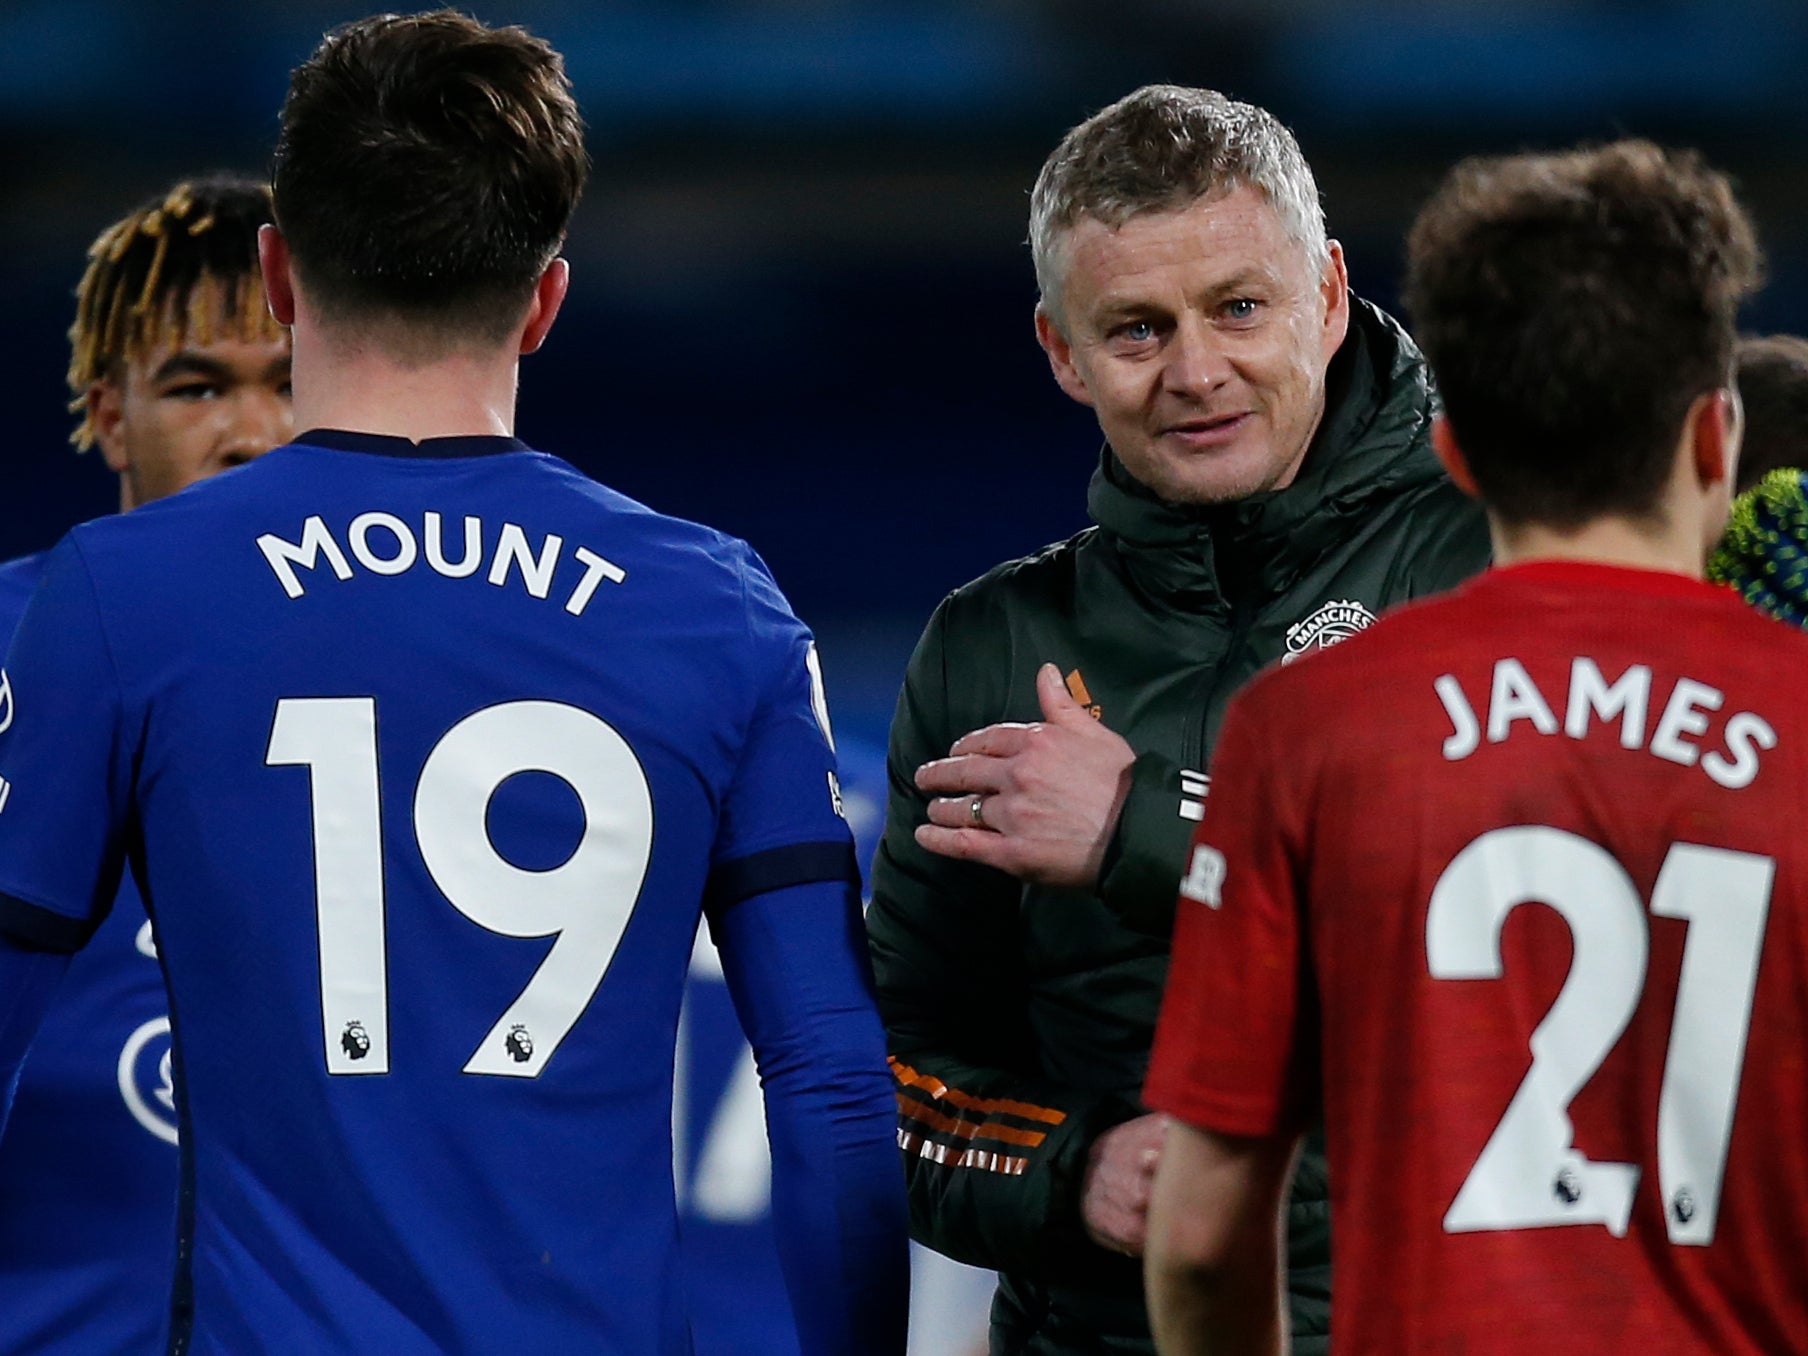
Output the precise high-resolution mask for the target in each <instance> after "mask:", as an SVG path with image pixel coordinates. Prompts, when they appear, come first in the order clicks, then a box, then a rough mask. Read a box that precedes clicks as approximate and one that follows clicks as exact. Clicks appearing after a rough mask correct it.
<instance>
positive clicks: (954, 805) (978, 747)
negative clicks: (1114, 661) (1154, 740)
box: [917, 664, 1136, 889]
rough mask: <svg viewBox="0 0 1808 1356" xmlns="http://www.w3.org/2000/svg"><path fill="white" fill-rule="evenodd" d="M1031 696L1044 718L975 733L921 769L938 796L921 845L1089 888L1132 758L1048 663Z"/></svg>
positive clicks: (922, 781)
mask: <svg viewBox="0 0 1808 1356" xmlns="http://www.w3.org/2000/svg"><path fill="white" fill-rule="evenodd" d="M1036 696H1037V698H1038V700H1039V701H1040V702H1041V704H1042V719H1041V720H1039V721H1037V722H1035V723H1034V724H1028V725H1026V724H1023V723H1021V722H1015V721H1013V722H1008V723H1006V724H1002V725H988V726H986V727H985V728H984V729H983V730H975V731H974V732H973V733H972V734H969V735H963V736H962V737H961V738H960V739H958V740H956V741H955V744H954V747H953V748H952V749H950V750H949V751H948V757H946V758H938V759H936V760H935V761H934V762H932V763H925V764H923V766H922V767H920V768H918V769H917V786H918V788H919V789H921V790H923V791H927V792H929V793H930V794H931V795H932V796H934V797H935V799H933V800H931V801H930V802H929V823H927V824H923V825H920V826H918V828H917V842H919V843H921V844H922V845H923V846H924V847H925V848H927V849H928V850H929V851H931V852H937V853H940V854H941V855H942V856H944V857H957V858H960V859H961V860H963V861H972V862H980V863H983V864H984V865H986V866H993V867H997V868H998V869H999V870H1000V871H1005V872H1008V873H1010V874H1011V875H1013V876H1016V877H1018V878H1019V879H1020V880H1026V881H1033V882H1035V883H1036V884H1039V885H1061V886H1071V887H1077V888H1081V889H1092V888H1095V887H1096V886H1097V884H1098V879H1099V867H1100V865H1101V863H1102V862H1103V861H1104V859H1105V845H1106V844H1107V843H1109V842H1110V841H1111V835H1112V833H1113V831H1114V830H1115V829H1116V828H1117V821H1118V816H1119V814H1121V813H1122V811H1123V808H1124V797H1125V796H1126V795H1128V794H1129V791H1130V765H1131V764H1132V763H1134V762H1135V761H1136V754H1135V753H1134V752H1132V751H1131V748H1130V746H1129V744H1127V743H1125V742H1124V739H1123V736H1121V735H1119V734H1117V733H1115V732H1113V731H1111V730H1108V729H1106V728H1105V726H1104V724H1103V723H1102V722H1101V721H1098V720H1095V719H1094V718H1093V716H1092V715H1091V713H1089V712H1088V711H1087V710H1086V708H1085V707H1084V706H1081V705H1080V703H1078V702H1077V701H1075V700H1074V699H1073V697H1072V695H1071V694H1070V693H1069V692H1068V691H1067V688H1066V686H1065V685H1064V684H1063V683H1062V681H1061V671H1060V670H1059V669H1057V668H1056V667H1055V666H1054V665H1053V664H1044V665H1043V666H1042V668H1041V670H1040V671H1039V672H1038V673H1037V674H1036ZM976 796H977V797H979V798H980V800H979V814H978V815H977V816H975V814H974V798H975V797H976Z"/></svg>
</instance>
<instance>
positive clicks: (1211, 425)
mask: <svg viewBox="0 0 1808 1356" xmlns="http://www.w3.org/2000/svg"><path fill="white" fill-rule="evenodd" d="M1254 418H1255V415H1254V414H1253V413H1251V412H1249V411H1247V410H1245V411H1244V412H1242V413H1241V414H1225V415H1217V416H1214V417H1212V418H1207V419H1188V420H1185V421H1183V422H1181V423H1178V424H1170V425H1169V426H1168V427H1167V428H1165V429H1163V430H1162V436H1163V437H1167V438H1173V439H1175V440H1176V441H1178V442H1180V443H1182V444H1183V445H1185V446H1187V447H1189V448H1197V449H1200V450H1205V449H1209V448H1213V447H1220V446H1222V445H1223V444H1225V443H1228V442H1231V441H1232V440H1233V439H1235V438H1236V437H1237V435H1238V434H1240V433H1241V432H1243V430H1244V429H1245V428H1246V427H1248V425H1249V423H1250V421H1251V420H1252V419H1254Z"/></svg>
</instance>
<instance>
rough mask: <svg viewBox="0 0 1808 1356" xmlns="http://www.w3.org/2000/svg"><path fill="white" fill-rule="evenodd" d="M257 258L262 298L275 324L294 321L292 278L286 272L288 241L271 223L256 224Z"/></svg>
mask: <svg viewBox="0 0 1808 1356" xmlns="http://www.w3.org/2000/svg"><path fill="white" fill-rule="evenodd" d="M257 262H258V267H259V268H260V269H261V270H262V271H263V275H264V298H265V300H266V301H268V302H269V304H270V315H271V317H272V318H273V319H274V320H275V321H276V323H277V324H278V325H293V324H294V323H295V280H294V278H293V277H291V276H290V273H289V242H288V241H287V240H284V239H283V233H282V232H281V231H279V230H277V229H276V227H275V226H272V225H264V226H260V227H258V228H257Z"/></svg>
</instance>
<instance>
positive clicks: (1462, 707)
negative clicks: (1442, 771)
mask: <svg viewBox="0 0 1808 1356" xmlns="http://www.w3.org/2000/svg"><path fill="white" fill-rule="evenodd" d="M1432 686H1433V687H1435V688H1436V689H1437V690H1438V700H1440V701H1441V702H1443V703H1444V714H1445V715H1447V716H1449V717H1450V723H1451V725H1453V726H1454V727H1455V730H1454V732H1453V733H1452V734H1451V735H1450V737H1449V738H1448V739H1446V740H1445V741H1444V757H1445V758H1446V759H1447V760H1449V761H1450V762H1452V763H1455V762H1458V761H1459V760H1461V759H1464V758H1467V757H1468V756H1469V755H1470V754H1472V753H1474V752H1475V750H1476V747H1477V745H1479V744H1480V743H1481V742H1482V741H1481V730H1482V727H1481V723H1480V722H1479V721H1477V720H1476V718H1475V708H1474V707H1472V706H1470V705H1469V698H1468V697H1466V696H1465V695H1464V694H1463V685H1462V684H1461V683H1459V682H1457V680H1456V675H1455V674H1454V673H1446V674H1445V675H1444V676H1443V677H1441V678H1439V679H1438V680H1437V682H1435V683H1433V684H1432Z"/></svg>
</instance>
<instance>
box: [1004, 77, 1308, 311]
mask: <svg viewBox="0 0 1808 1356" xmlns="http://www.w3.org/2000/svg"><path fill="white" fill-rule="evenodd" d="M1238 185H1247V186H1249V187H1251V188H1254V189H1256V190H1257V191H1258V192H1260V193H1261V194H1262V196H1263V197H1265V198H1267V199H1268V202H1269V204H1270V205H1271V206H1272V207H1273V208H1274V210H1275V213H1276V214H1277V215H1278V216H1279V217H1280V219H1281V225H1282V226H1283V227H1284V228H1285V230H1286V232H1287V235H1288V236H1289V238H1291V239H1292V240H1293V241H1294V242H1295V243H1296V244H1298V245H1299V247H1300V248H1301V249H1302V250H1303V251H1304V252H1305V255H1306V258H1307V259H1308V261H1309V262H1310V263H1311V264H1312V266H1313V269H1314V271H1317V270H1319V269H1322V268H1323V267H1324V265H1325V262H1326V260H1327V259H1328V258H1329V257H1330V255H1329V249H1330V246H1329V244H1328V242H1327V240H1326V238H1325V214H1324V208H1323V207H1322V206H1321V205H1320V203H1319V200H1318V185H1317V183H1316V182H1314V180H1313V178H1312V170H1311V167H1310V166H1308V165H1307V164H1306V158H1305V156H1303V155H1301V154H1300V148H1299V143H1298V142H1297V141H1295V140H1294V139H1293V133H1291V132H1289V131H1288V130H1287V128H1286V127H1285V126H1284V125H1282V123H1281V121H1280V119H1278V118H1276V117H1275V116H1274V114H1272V113H1270V112H1268V110H1267V109H1264V108H1257V107H1256V106H1255V105H1254V104H1246V103H1240V102H1239V101H1237V100H1235V99H1229V98H1226V97H1225V96H1224V95H1222V94H1220V93H1218V92H1217V91H1216V90H1210V89H1193V88H1191V87H1189V86H1186V85H1144V86H1143V87H1142V88H1141V89H1138V90H1134V91H1132V92H1131V93H1129V94H1127V95H1125V96H1124V97H1123V98H1122V99H1119V100H1118V101H1117V102H1116V103H1114V104H1112V105H1110V106H1109V107H1108V108H1102V109H1100V110H1099V111H1098V112H1097V113H1094V114H1093V115H1092V116H1091V117H1090V118H1088V119H1086V121H1085V122H1083V123H1081V124H1080V125H1079V126H1077V127H1075V128H1073V129H1071V130H1070V131H1069V132H1068V133H1067V135H1066V136H1064V137H1062V138H1061V144H1060V145H1059V146H1057V147H1055V149H1054V151H1053V152H1052V153H1051V154H1050V155H1049V157H1048V160H1047V162H1046V163H1045V164H1044V165H1043V166H1042V172H1041V173H1040V174H1039V175H1037V176H1036V186H1035V188H1034V189H1032V190H1031V191H1030V257H1031V260H1032V262H1033V263H1034V264H1035V266H1036V283H1037V285H1038V286H1039V287H1040V288H1041V290H1042V299H1043V304H1044V305H1045V307H1047V308H1048V309H1049V310H1050V311H1051V312H1053V311H1055V310H1057V309H1058V308H1059V303H1060V291H1061V274H1062V264H1061V261H1060V260H1059V259H1058V258H1057V257H1056V256H1057V254H1058V253H1059V244H1060V240H1061V236H1062V235H1063V233H1065V232H1066V231H1069V230H1071V229H1072V228H1073V226H1074V225H1075V223H1076V222H1078V221H1079V219H1080V218H1081V217H1092V218H1093V219H1094V220H1096V221H1098V222H1099V223H1100V224H1102V225H1104V226H1107V227H1109V228H1110V229H1111V230H1114V231H1115V230H1117V229H1118V228H1119V227H1120V226H1122V225H1123V224H1124V223H1125V222H1126V221H1128V220H1130V218H1132V217H1135V216H1140V215H1141V214H1142V213H1144V212H1162V211H1178V210H1181V209H1184V208H1187V207H1190V206H1192V204H1193V203H1194V202H1196V201H1198V200H1199V199H1201V198H1205V197H1210V196H1213V195H1215V194H1219V193H1225V192H1229V191H1230V190H1231V189H1233V188H1235V187H1237V186H1238Z"/></svg>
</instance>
